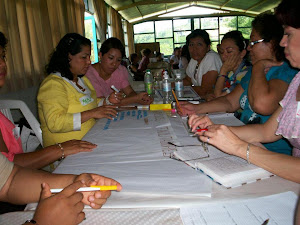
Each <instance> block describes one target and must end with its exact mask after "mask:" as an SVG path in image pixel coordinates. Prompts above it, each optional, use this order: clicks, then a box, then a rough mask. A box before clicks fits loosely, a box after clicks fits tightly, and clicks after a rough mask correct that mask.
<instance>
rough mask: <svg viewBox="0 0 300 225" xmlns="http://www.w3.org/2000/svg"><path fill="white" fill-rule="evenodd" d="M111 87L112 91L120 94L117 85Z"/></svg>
mask: <svg viewBox="0 0 300 225" xmlns="http://www.w3.org/2000/svg"><path fill="white" fill-rule="evenodd" d="M110 87H111V89H113V90H114V91H115V92H117V93H119V92H120V90H119V89H117V88H116V87H115V85H111V86H110Z"/></svg>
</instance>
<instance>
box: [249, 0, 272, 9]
mask: <svg viewBox="0 0 300 225" xmlns="http://www.w3.org/2000/svg"><path fill="white" fill-rule="evenodd" d="M267 1H269V0H261V1H259V2H257V3H256V4H254V5H252V6H251V7H249V8H248V9H246V10H245V12H247V11H250V10H251V9H253V8H255V7H257V6H259V5H261V4H263V3H265V2H267Z"/></svg>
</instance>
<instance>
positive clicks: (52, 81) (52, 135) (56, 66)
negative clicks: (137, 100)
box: [37, 33, 118, 146]
mask: <svg viewBox="0 0 300 225" xmlns="http://www.w3.org/2000/svg"><path fill="white" fill-rule="evenodd" d="M90 55H91V41H90V40H89V39H87V38H85V37H83V36H81V35H80V34H77V33H69V34H66V35H65V36H64V37H63V38H62V39H61V40H60V41H59V43H58V45H57V47H56V49H55V51H54V52H53V54H52V55H51V58H50V61H49V64H48V65H47V67H46V72H47V74H48V76H47V77H46V78H45V80H44V81H43V82H42V84H41V86H40V89H39V93H38V97H37V100H38V112H39V117H40V121H41V129H42V131H43V141H44V146H49V145H53V144H55V143H60V142H64V141H67V140H71V139H78V140H80V139H81V138H82V137H83V136H84V135H85V134H86V133H87V132H88V131H89V130H90V129H91V128H92V127H93V126H94V124H95V119H101V118H109V119H111V118H112V117H113V116H116V115H117V112H116V110H115V109H113V108H112V107H111V106H103V105H107V104H108V102H113V101H114V102H116V103H117V102H118V99H117V98H116V97H115V95H114V93H113V94H111V95H110V96H108V97H107V98H106V99H100V98H99V99H98V98H97V97H96V92H95V90H94V88H93V86H92V84H91V83H90V82H89V80H88V79H87V78H86V77H82V76H83V75H84V74H85V73H86V71H87V70H88V67H89V66H90V64H91V60H90Z"/></svg>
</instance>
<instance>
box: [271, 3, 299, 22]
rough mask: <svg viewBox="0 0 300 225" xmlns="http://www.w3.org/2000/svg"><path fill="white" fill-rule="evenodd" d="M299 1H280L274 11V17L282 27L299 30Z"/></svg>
mask: <svg viewBox="0 0 300 225" xmlns="http://www.w3.org/2000/svg"><path fill="white" fill-rule="evenodd" d="M299 9H300V1H299V0H282V2H281V3H280V4H279V5H278V6H277V8H276V10H275V16H276V17H277V19H278V21H279V22H280V23H281V24H282V25H287V26H291V27H294V28H300V17H299Z"/></svg>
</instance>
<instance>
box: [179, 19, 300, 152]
mask: <svg viewBox="0 0 300 225" xmlns="http://www.w3.org/2000/svg"><path fill="white" fill-rule="evenodd" d="M282 35H283V28H282V26H281V24H280V23H279V22H278V20H277V19H276V17H275V16H274V15H271V14H261V15H258V16H257V17H256V18H255V19H254V20H253V21H252V32H251V36H250V43H249V45H248V50H249V51H250V57H251V61H252V64H253V68H252V69H249V71H248V72H247V74H246V75H245V76H244V77H243V79H242V81H241V83H240V84H238V85H237V86H236V87H235V88H234V90H233V91H232V92H231V93H229V94H228V95H225V96H222V97H219V98H216V99H214V100H212V101H210V102H205V103H201V104H198V105H193V104H190V103H180V107H181V111H182V113H183V114H190V115H191V114H193V113H207V112H208V113H209V112H235V111H236V110H238V109H240V108H241V109H243V111H242V113H241V117H240V120H241V121H242V122H243V123H245V124H250V123H252V124H254V123H255V124H257V123H260V124H263V123H265V122H266V121H267V120H268V118H269V117H270V116H271V115H272V114H273V113H274V112H275V111H276V109H277V108H278V103H279V101H280V100H281V99H282V98H283V97H284V95H285V93H286V90H287V88H288V85H289V83H290V82H291V81H292V79H293V78H294V76H295V74H296V73H297V70H295V69H292V68H291V67H290V66H289V65H288V63H286V62H284V52H283V48H282V47H280V45H279V42H280V40H281V38H282ZM266 60H272V61H274V62H276V63H277V64H275V63H274V64H272V65H268V66H267V67H266V68H265V70H263V71H262V70H260V66H261V62H265V61H266ZM279 87H280V88H279ZM264 145H265V147H266V148H267V149H269V150H271V151H275V152H279V153H284V154H288V155H291V151H292V148H291V146H290V145H289V143H288V142H287V141H286V140H284V139H281V140H278V141H276V142H272V143H267V144H264Z"/></svg>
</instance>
